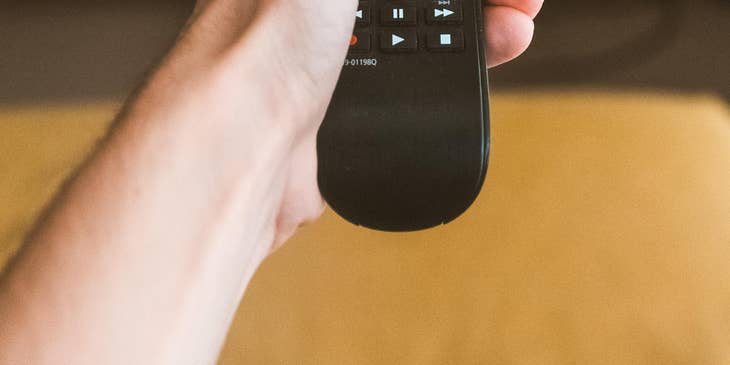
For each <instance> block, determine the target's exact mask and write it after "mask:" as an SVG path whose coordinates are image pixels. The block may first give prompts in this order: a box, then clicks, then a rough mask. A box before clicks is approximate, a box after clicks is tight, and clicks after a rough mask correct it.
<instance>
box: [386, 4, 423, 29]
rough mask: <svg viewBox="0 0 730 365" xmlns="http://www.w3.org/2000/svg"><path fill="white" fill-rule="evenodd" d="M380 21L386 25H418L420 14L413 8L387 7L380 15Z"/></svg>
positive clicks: (401, 6)
mask: <svg viewBox="0 0 730 365" xmlns="http://www.w3.org/2000/svg"><path fill="white" fill-rule="evenodd" d="M380 20H381V22H382V23H383V24H385V25H416V24H418V13H417V12H416V8H415V7H412V6H411V7H408V6H403V5H386V6H384V7H383V10H382V12H381V14H380Z"/></svg>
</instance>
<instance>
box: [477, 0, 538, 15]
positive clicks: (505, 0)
mask: <svg viewBox="0 0 730 365" xmlns="http://www.w3.org/2000/svg"><path fill="white" fill-rule="evenodd" d="M543 3H544V1H543V0H488V1H487V5H488V6H489V5H492V6H507V7H510V8H513V9H515V10H519V11H521V12H523V13H525V14H526V15H527V16H529V17H530V18H531V19H535V17H536V16H537V13H539V12H540V9H541V8H542V4H543Z"/></svg>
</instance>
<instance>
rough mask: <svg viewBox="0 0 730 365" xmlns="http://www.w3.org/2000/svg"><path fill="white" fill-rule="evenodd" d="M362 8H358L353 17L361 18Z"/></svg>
mask: <svg viewBox="0 0 730 365" xmlns="http://www.w3.org/2000/svg"><path fill="white" fill-rule="evenodd" d="M362 16H363V15H362V10H358V11H357V13H355V17H356V18H358V19H362Z"/></svg>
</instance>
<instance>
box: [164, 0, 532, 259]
mask: <svg viewBox="0 0 730 365" xmlns="http://www.w3.org/2000/svg"><path fill="white" fill-rule="evenodd" d="M542 3H543V0H489V1H488V2H486V9H485V18H486V19H485V22H486V23H485V24H486V36H487V60H488V64H489V66H490V67H494V66H497V65H499V64H502V63H504V62H507V61H509V60H512V59H514V58H515V57H517V56H519V55H520V54H521V53H522V52H524V51H525V50H526V49H527V47H528V45H529V43H530V42H531V40H532V35H533V30H534V25H533V21H532V20H533V18H534V17H535V16H536V15H537V13H538V12H539V10H540V8H541V6H542ZM356 6H357V1H356V0H200V1H199V2H198V4H197V6H196V10H195V13H194V17H193V19H192V20H191V25H190V29H189V30H188V31H187V34H186V36H187V37H184V38H183V40H182V42H181V43H182V44H183V45H184V44H185V43H190V42H196V43H198V44H197V45H195V49H198V51H197V52H196V53H197V54H201V51H200V49H201V48H204V49H206V50H208V53H210V54H216V53H225V52H229V50H230V49H233V51H232V52H230V53H231V54H233V55H234V56H232V58H233V59H234V60H233V61H230V62H229V64H230V65H232V67H236V64H237V63H239V64H260V65H265V66H262V68H261V69H260V70H259V72H258V73H259V74H260V75H263V74H266V73H268V74H269V76H268V77H267V78H268V79H270V80H278V81H276V82H278V83H281V84H282V85H286V86H285V87H283V89H282V88H280V87H276V91H275V93H276V94H278V97H280V98H283V99H284V100H286V102H285V104H286V105H285V106H284V108H288V109H289V110H292V111H293V112H292V115H296V116H297V117H296V119H297V120H292V121H291V125H292V126H294V129H295V132H294V134H295V135H296V138H295V140H294V142H293V143H292V144H291V147H290V151H289V152H288V155H289V156H290V161H289V163H288V164H289V171H288V173H287V174H286V176H285V178H286V185H285V189H284V191H283V196H282V198H281V201H282V203H281V206H280V208H279V212H278V218H277V219H276V222H277V223H276V242H275V247H276V246H278V245H280V244H282V243H283V242H284V241H286V240H287V239H288V238H289V237H290V236H291V235H292V234H293V233H294V232H295V231H296V229H297V228H298V227H299V226H300V225H302V224H303V223H306V222H310V221H312V220H314V219H316V218H317V217H319V215H320V214H321V213H322V211H323V203H322V198H321V196H320V194H319V190H318V186H317V179H316V177H317V162H316V149H315V141H316V134H317V129H318V127H319V125H320V123H321V121H322V118H323V116H324V113H325V111H326V108H327V104H328V103H329V100H330V97H331V95H332V92H333V90H334V87H335V84H336V81H337V78H338V76H339V72H340V70H341V67H342V59H343V58H344V56H345V54H346V52H347V47H348V41H349V38H350V34H351V32H352V27H353V19H352V18H353V17H352V16H351V15H352V14H353V13H354V11H355V9H356ZM186 38H189V40H188V41H187V42H186ZM178 48H181V47H178ZM202 53H203V54H204V53H206V52H202ZM188 56H189V55H188ZM252 59H255V60H252ZM201 60H202V57H201ZM177 62H178V63H179V62H180V60H178V61H177ZM191 62H192V63H194V61H191ZM201 62H207V61H201ZM262 77H263V76H262ZM233 80H236V78H235V77H234V78H233ZM238 82H240V83H241V84H243V83H247V82H251V80H247V79H246V76H245V75H241V76H240V80H238ZM272 92H273V91H272ZM222 93H223V92H222ZM224 93H225V94H227V98H226V99H228V100H230V101H231V105H229V106H228V107H226V106H225V105H221V107H222V108H224V109H225V108H230V110H235V103H236V100H237V98H238V97H239V95H237V91H236V89H235V88H231V89H230V90H225V92H224ZM243 97H245V95H240V98H243ZM239 115H240V113H234V112H232V113H230V114H229V116H230V118H236V117H237V116H239Z"/></svg>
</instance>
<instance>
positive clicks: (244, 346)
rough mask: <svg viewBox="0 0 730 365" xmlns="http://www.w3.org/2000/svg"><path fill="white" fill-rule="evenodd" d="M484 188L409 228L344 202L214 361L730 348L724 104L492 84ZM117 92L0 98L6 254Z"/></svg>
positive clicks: (708, 356)
mask: <svg viewBox="0 0 730 365" xmlns="http://www.w3.org/2000/svg"><path fill="white" fill-rule="evenodd" d="M493 107H494V110H493V152H492V159H491V165H490V170H489V173H488V177H487V181H486V185H485V188H484V191H483V192H482V195H481V196H480V198H479V199H478V201H477V203H476V204H475V205H474V206H473V207H472V209H470V210H469V211H468V212H467V213H466V214H465V215H464V216H463V217H461V218H460V219H458V220H457V221H455V222H454V223H452V224H450V225H448V226H445V227H440V228H437V229H433V230H429V231H426V232H419V233H410V234H386V233H378V232H373V231H368V230H365V229H361V228H358V227H353V226H350V225H348V224H347V223H345V222H343V221H342V220H341V219H340V218H338V217H336V216H335V215H334V214H333V213H331V212H327V213H326V214H325V216H324V217H323V219H322V220H320V221H319V222H317V223H316V224H314V225H311V226H309V227H306V228H305V229H303V230H302V231H301V232H300V233H299V234H298V235H297V236H296V237H295V238H294V239H293V240H292V241H291V242H290V243H289V244H288V245H287V246H285V248H284V249H282V250H281V251H279V252H277V253H276V254H275V255H274V256H272V257H271V258H270V259H269V260H267V262H266V263H265V264H264V265H263V267H262V268H261V270H260V271H259V272H258V273H257V275H256V277H255V278H254V281H253V282H252V284H251V287H250V289H249V291H248V292H247V295H246V297H245V298H244V301H243V303H242V305H241V308H240V310H239V313H238V316H237V318H236V320H235V323H234V326H233V329H232V331H231V334H230V336H229V339H228V342H227V344H226V347H225V349H224V351H223V354H222V357H221V363H223V364H583V363H587V364H728V363H730V112H729V111H728V107H727V105H725V104H724V103H722V102H721V101H719V100H718V99H716V98H713V97H709V96H682V95H671V94H662V93H648V92H621V93H611V92H588V91H586V92H533V93H525V94H519V95H518V94H510V95H497V96H495V98H494V105H493ZM116 108H117V107H116V104H113V103H107V104H94V105H74V106H56V107H42V108H38V107H18V108H11V109H7V108H6V109H0V137H1V138H2V143H0V263H2V260H5V259H7V257H9V256H10V255H11V253H12V252H14V251H15V249H16V248H17V247H18V245H19V243H20V241H21V239H22V237H23V235H24V233H25V232H26V231H27V230H28V229H29V227H30V225H31V223H32V221H33V219H34V217H35V216H36V215H37V214H38V212H39V211H40V209H41V207H42V206H43V204H44V203H45V202H47V201H48V199H49V198H50V197H51V196H52V194H53V192H54V190H55V189H56V188H57V186H58V185H59V183H60V182H61V181H62V180H63V179H64V177H65V176H67V175H68V173H69V172H70V171H72V169H73V167H74V166H77V165H78V164H79V163H80V162H81V161H82V159H83V156H84V155H85V154H86V153H88V151H90V149H91V147H92V146H93V145H94V143H95V141H96V140H97V139H98V138H99V137H100V136H101V135H102V134H103V132H104V130H105V129H106V127H107V125H108V122H109V121H110V120H111V119H112V117H113V115H114V113H115V110H116Z"/></svg>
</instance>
